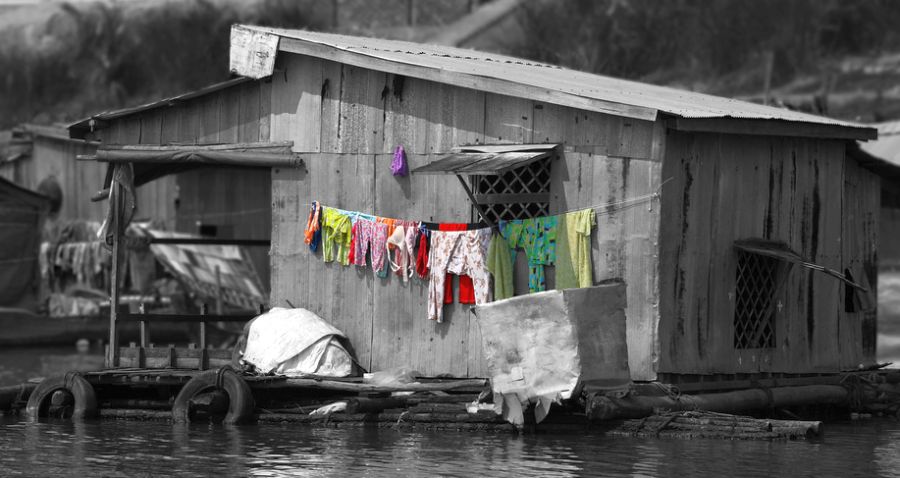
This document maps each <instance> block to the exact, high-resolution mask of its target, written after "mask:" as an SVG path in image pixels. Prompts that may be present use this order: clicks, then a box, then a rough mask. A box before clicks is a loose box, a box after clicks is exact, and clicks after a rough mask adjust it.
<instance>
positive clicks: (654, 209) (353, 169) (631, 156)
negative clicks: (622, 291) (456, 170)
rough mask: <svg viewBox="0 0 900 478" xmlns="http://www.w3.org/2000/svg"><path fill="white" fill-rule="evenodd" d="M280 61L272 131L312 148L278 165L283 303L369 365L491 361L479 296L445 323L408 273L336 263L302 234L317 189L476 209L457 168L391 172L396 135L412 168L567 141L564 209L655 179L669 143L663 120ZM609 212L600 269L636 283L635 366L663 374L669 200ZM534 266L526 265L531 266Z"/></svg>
mask: <svg viewBox="0 0 900 478" xmlns="http://www.w3.org/2000/svg"><path fill="white" fill-rule="evenodd" d="M278 61H279V64H278V65H277V70H276V74H275V75H274V76H273V77H272V107H271V112H272V120H271V131H272V139H273V140H292V141H294V149H295V151H297V152H300V153H306V154H303V155H302V156H303V158H304V160H305V162H306V167H305V168H303V169H273V177H272V194H273V236H272V237H273V246H272V255H273V257H272V267H273V273H272V305H275V306H285V305H286V304H288V302H290V303H291V304H293V305H295V306H302V307H306V308H309V309H310V310H312V311H314V312H316V313H318V314H319V315H321V316H322V317H323V318H324V319H326V320H329V321H331V322H332V323H334V324H335V325H336V326H338V327H339V328H341V329H342V330H343V331H344V332H345V333H346V334H347V335H348V337H349V338H350V340H351V342H352V343H353V345H354V347H355V348H356V352H357V354H358V357H359V359H360V363H361V364H362V366H363V367H365V368H367V369H370V370H383V369H387V368H390V367H397V366H410V367H412V368H414V369H416V370H418V371H420V372H421V373H424V374H428V375H437V374H442V373H449V374H452V375H454V376H484V375H485V373H486V369H485V365H484V363H483V360H482V354H481V347H482V346H481V336H480V332H479V329H478V326H477V323H476V320H475V318H474V317H473V316H472V315H471V314H470V313H469V307H468V306H460V305H458V304H453V305H452V306H446V307H445V308H444V314H445V315H444V320H445V322H444V323H442V324H437V323H434V322H431V321H428V320H427V319H426V301H425V299H426V297H427V282H425V281H420V280H419V279H412V280H411V281H410V282H409V283H406V284H404V283H402V281H400V280H398V278H397V277H395V276H391V277H389V278H386V279H382V278H378V277H375V276H373V274H372V273H371V270H369V269H363V270H357V268H355V267H341V266H336V265H333V264H325V263H323V262H322V259H321V256H320V253H316V254H312V253H310V251H309V249H308V248H307V246H306V245H305V244H303V243H302V239H301V238H302V237H303V229H304V227H305V221H306V214H307V211H308V207H309V203H310V202H311V201H313V200H319V201H322V202H323V203H324V204H326V205H331V206H335V207H341V208H344V209H355V210H360V211H363V212H368V213H374V214H377V215H380V216H385V217H395V218H400V219H417V220H427V221H435V222H466V221H469V220H470V219H471V214H472V213H471V206H470V203H469V201H468V199H467V198H466V196H465V193H464V192H463V190H462V188H461V187H460V186H459V184H458V182H457V180H456V178H455V177H452V176H449V177H448V176H414V177H406V178H396V177H394V176H392V175H391V172H390V163H391V153H392V152H393V150H394V148H395V147H396V146H397V145H403V146H404V148H405V149H406V151H407V154H408V157H409V162H410V168H415V167H416V166H418V165H421V164H426V163H427V162H429V161H433V160H434V159H435V158H437V157H439V154H440V153H443V152H447V151H449V150H450V149H451V148H453V147H455V146H459V145H462V144H475V143H508V142H559V143H566V152H565V154H564V155H563V157H562V158H561V159H559V160H558V162H557V163H556V164H555V165H554V171H553V180H552V186H551V195H552V197H553V200H552V207H553V210H554V211H557V212H558V211H566V210H569V209H574V208H578V207H584V206H589V205H593V204H606V203H610V202H619V201H621V200H622V199H628V198H632V197H636V196H642V195H646V194H650V193H652V192H653V191H655V190H656V188H657V187H658V178H659V171H660V165H661V161H660V159H661V156H660V151H661V150H660V149H659V148H656V149H654V147H653V144H655V143H654V139H659V138H658V133H659V131H658V128H655V125H654V124H653V123H647V122H641V121H635V120H623V119H620V118H615V117H611V116H607V115H602V114H599V113H589V112H582V111H577V110H573V109H569V108H563V107H558V106H555V105H548V104H542V103H538V102H534V101H529V100H523V99H518V98H512V97H507V96H501V95H495V94H491V93H485V92H478V91H474V90H470V89H465V88H459V87H455V86H451V85H444V84H439V83H433V82H427V81H423V80H417V79H413V78H404V77H399V76H394V75H392V74H388V73H382V72H376V71H370V70H365V69H361V68H356V67H351V66H346V65H341V64H338V63H334V62H330V61H326V60H320V59H315V58H310V57H303V56H299V55H282V56H280V57H279V60H278ZM602 212H603V214H601V215H599V216H598V223H599V226H598V229H597V232H596V233H595V234H594V260H595V262H594V267H595V280H597V281H600V280H605V279H612V278H624V279H625V280H626V281H628V282H629V288H628V292H629V296H628V301H629V309H628V313H629V324H630V326H632V327H631V328H630V331H629V334H630V335H629V347H630V348H633V350H634V352H635V353H634V362H633V364H632V372H633V375H634V376H635V378H641V379H649V378H653V377H655V375H654V374H653V362H654V360H655V355H654V353H655V349H654V341H655V322H656V319H655V317H656V302H657V301H658V296H657V294H656V292H655V290H656V274H655V270H656V269H655V248H656V244H657V240H658V238H657V234H656V231H657V227H658V223H659V221H658V213H659V207H658V204H657V203H653V202H649V201H648V202H645V203H641V204H640V205H639V206H636V207H632V208H627V209H616V210H614V211H613V210H607V209H603V210H602ZM519 256H520V257H522V256H524V254H519ZM523 259H524V257H523ZM521 265H524V261H523V264H521ZM523 271H524V272H525V275H524V276H525V277H527V271H526V270H524V267H520V268H519V272H520V273H521V272H523ZM520 275H521V274H520ZM549 276H550V277H551V278H552V271H551V272H550V273H549ZM526 280H527V279H526ZM518 282H519V285H520V286H524V284H525V280H522V279H520V280H519V281H518ZM551 284H552V281H551ZM632 284H634V285H632Z"/></svg>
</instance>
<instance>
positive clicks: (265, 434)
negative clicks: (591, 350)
mask: <svg viewBox="0 0 900 478" xmlns="http://www.w3.org/2000/svg"><path fill="white" fill-rule="evenodd" d="M0 450H2V453H0V476H63V477H79V478H81V477H88V476H129V477H130V476H223V477H224V476H260V477H263V476H266V477H282V476H284V477H288V476H290V477H294V476H297V477H307V476H316V477H318V476H371V477H381V476H456V477H466V478H473V477H480V476H484V477H496V478H503V477H518V476H547V477H574V476H633V477H645V476H646V477H656V476H678V477H688V476H723V475H726V476H751V477H753V476H756V477H765V478H770V477H773V476H794V475H796V476H896V475H897V473H898V470H900V423H898V422H896V421H893V420H887V419H883V420H871V421H866V422H855V423H843V424H831V425H830V426H829V427H828V431H827V432H826V436H825V437H824V438H823V439H821V440H818V441H815V442H808V441H795V442H788V441H776V442H752V441H724V440H675V439H627V438H607V437H604V436H602V435H599V434H593V435H591V434H588V435H583V436H566V435H555V434H554V435H526V436H518V437H517V436H512V435H508V434H505V433H471V432H424V431H423V432H414V431H406V430H393V429H390V428H384V429H378V428H360V429H325V428H314V429H310V428H304V427H298V426H290V425H275V424H271V425H269V424H267V425H260V426H244V427H223V426H213V425H173V424H169V423H156V422H133V421H95V422H87V423H79V424H73V423H69V422H65V421H45V422H40V423H26V422H24V421H20V420H18V419H15V418H12V417H6V418H0Z"/></svg>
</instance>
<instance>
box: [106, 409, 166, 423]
mask: <svg viewBox="0 0 900 478" xmlns="http://www.w3.org/2000/svg"><path fill="white" fill-rule="evenodd" d="M100 418H112V419H120V420H158V421H171V420H172V412H171V411H169V410H141V409H134V408H106V409H103V408H101V409H100Z"/></svg>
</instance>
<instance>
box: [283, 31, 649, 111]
mask: <svg viewBox="0 0 900 478" xmlns="http://www.w3.org/2000/svg"><path fill="white" fill-rule="evenodd" d="M278 49H279V50H280V51H286V52H289V53H297V54H300V55H307V56H313V57H316V58H322V59H325V60H330V61H335V62H338V63H343V64H345V65H352V66H358V67H360V68H367V69H369V70H375V71H383V72H386V73H394V74H397V75H404V76H409V77H411V78H420V79H423V80H428V81H435V82H438V83H444V84H449V85H455V86H459V87H463V88H471V89H473V90H478V91H488V92H491V93H497V94H501V95H509V96H515V97H517V98H526V99H533V100H537V101H544V102H547V103H552V104H557V105H562V106H570V107H573V108H577V109H581V110H587V111H597V112H599V113H606V114H610V115H615V116H625V117H627V118H635V119H639V120H646V121H654V120H656V113H657V110H656V109H655V108H645V107H642V106H633V105H627V104H624V103H618V102H614V101H604V100H599V99H595V98H587V97H584V96H579V95H574V94H571V93H566V92H563V91H558V90H551V89H547V88H541V87H538V86H532V85H524V84H521V83H517V82H515V81H511V80H508V79H500V78H491V77H487V76H482V75H477V74H473V73H464V72H458V71H451V70H445V69H439V68H431V67H427V66H422V65H417V64H414V63H402V62H399V61H393V60H387V59H384V58H379V57H377V56H372V55H367V54H365V53H363V52H357V51H347V50H341V49H338V48H334V47H331V46H328V45H323V44H319V43H313V42H310V41H304V40H299V39H296V38H289V37H285V36H282V37H281V41H280V42H279V43H278Z"/></svg>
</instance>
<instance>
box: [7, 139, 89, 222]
mask: <svg viewBox="0 0 900 478" xmlns="http://www.w3.org/2000/svg"><path fill="white" fill-rule="evenodd" d="M95 151H96V146H94V145H92V144H88V143H81V142H77V141H64V140H59V139H55V138H49V137H43V136H37V137H35V138H34V143H33V149H32V153H31V157H30V158H27V159H23V160H21V161H18V162H16V163H15V164H16V166H17V169H18V170H17V171H16V176H17V177H16V178H14V181H15V182H16V183H17V184H19V185H20V186H23V187H25V188H28V189H31V190H35V189H36V188H37V186H38V184H40V182H41V181H43V180H44V179H46V178H48V177H50V176H54V177H56V180H57V181H58V182H59V185H60V188H61V189H62V193H63V202H62V207H61V208H60V213H59V216H58V218H59V220H60V221H70V220H76V219H77V220H87V221H102V220H103V218H104V217H105V214H106V209H105V206H104V205H103V204H101V203H92V202H91V200H90V198H91V196H92V195H93V194H94V193H96V192H97V191H98V190H100V189H102V185H103V179H104V178H105V177H106V166H105V165H102V164H97V163H79V162H76V161H75V156H77V155H79V154H93V153H94V152H95Z"/></svg>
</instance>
